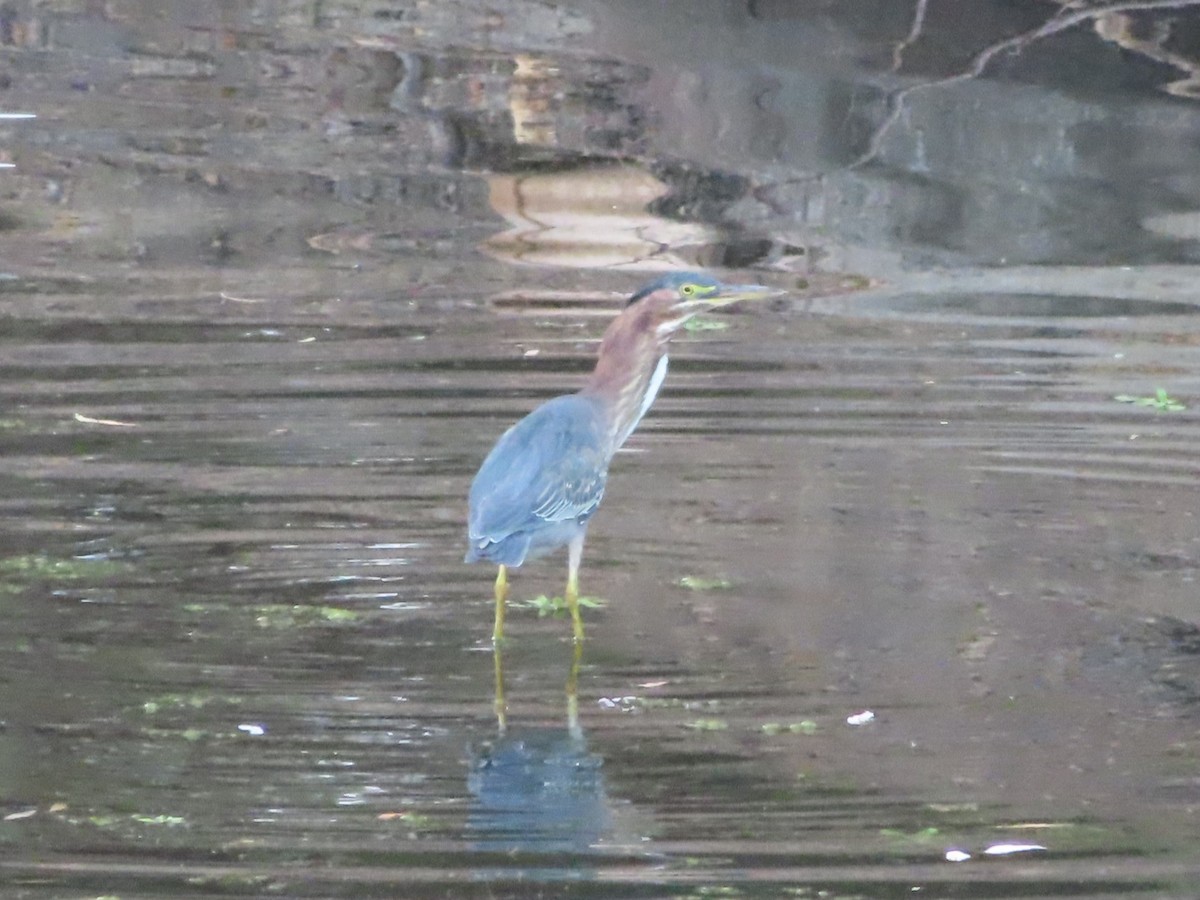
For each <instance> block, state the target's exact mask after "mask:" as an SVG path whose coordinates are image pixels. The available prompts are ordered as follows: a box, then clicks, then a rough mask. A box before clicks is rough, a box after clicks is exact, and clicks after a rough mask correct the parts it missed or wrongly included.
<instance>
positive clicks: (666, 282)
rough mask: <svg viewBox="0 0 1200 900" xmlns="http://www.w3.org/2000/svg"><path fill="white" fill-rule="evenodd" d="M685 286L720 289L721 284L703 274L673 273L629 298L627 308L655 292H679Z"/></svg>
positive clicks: (651, 283)
mask: <svg viewBox="0 0 1200 900" xmlns="http://www.w3.org/2000/svg"><path fill="white" fill-rule="evenodd" d="M685 284H698V285H701V286H703V287H718V286H719V285H720V282H719V281H717V279H715V278H713V277H712V276H711V275H705V274H704V273H703V272H671V273H670V274H668V275H664V276H662V278H658V279H656V280H654V281H652V282H650V283H649V284H648V285H646V286H645V287H642V288H639V289H638V291H637V292H636V293H635V294H634V295H633V296H632V297H630V298H629V301H628V302H627V303H626V304H625V306H626V307H630V306H633V304H635V303H637V302H638V301H639V300H641V299H642V298H644V297H649V296H650V295H651V294H653V293H654V292H655V291H661V290H662V289H663V288H670V289H672V290H677V289H679V288H680V287H681V286H683V285H685Z"/></svg>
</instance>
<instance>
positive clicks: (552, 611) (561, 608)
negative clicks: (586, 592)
mask: <svg viewBox="0 0 1200 900" xmlns="http://www.w3.org/2000/svg"><path fill="white" fill-rule="evenodd" d="M508 605H509V606H514V607H516V608H517V609H536V610H537V614H538V615H539V616H557V615H561V614H562V613H564V612H566V611H567V609H568V607H567V601H566V598H564V597H547V596H546V595H545V594H539V595H538V596H537V597H534V598H533V599H532V600H511V601H509V604H508ZM579 605H580V606H581V607H583V608H584V609H603V608H604V607H605V606H606V605H607V601H605V600H601V599H600V598H599V597H580V598H579Z"/></svg>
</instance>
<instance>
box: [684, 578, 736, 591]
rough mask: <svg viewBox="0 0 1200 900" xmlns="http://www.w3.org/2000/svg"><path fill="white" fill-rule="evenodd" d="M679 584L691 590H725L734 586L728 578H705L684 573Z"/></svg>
mask: <svg viewBox="0 0 1200 900" xmlns="http://www.w3.org/2000/svg"><path fill="white" fill-rule="evenodd" d="M678 584H679V586H680V587H684V588H687V589H688V590H689V591H724V590H728V589H729V588H731V587H733V582H731V581H730V580H729V579H728V578H719V577H718V578H703V577H701V576H699V575H684V576H683V577H682V578H680V579H679V581H678Z"/></svg>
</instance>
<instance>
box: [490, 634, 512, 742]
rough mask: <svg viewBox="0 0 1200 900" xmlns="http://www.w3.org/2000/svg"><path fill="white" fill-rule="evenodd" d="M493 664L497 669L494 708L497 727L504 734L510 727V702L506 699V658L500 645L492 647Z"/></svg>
mask: <svg viewBox="0 0 1200 900" xmlns="http://www.w3.org/2000/svg"><path fill="white" fill-rule="evenodd" d="M492 663H493V664H494V666H495V669H496V700H495V703H494V705H493V707H492V708H493V709H494V710H495V711H496V727H497V729H498V730H499V732H500V733H501V734H504V731H505V729H506V728H507V727H508V702H507V701H506V700H505V699H504V658H503V655H502V654H501V652H500V645H499V644H496V645H494V646H493V647H492Z"/></svg>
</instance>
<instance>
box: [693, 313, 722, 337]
mask: <svg viewBox="0 0 1200 900" xmlns="http://www.w3.org/2000/svg"><path fill="white" fill-rule="evenodd" d="M728 327H729V323H728V322H722V321H721V320H720V319H710V318H707V317H706V316H695V317H693V318H691V319H688V320H687V321H686V322H684V323H683V330H684V331H687V332H691V333H693V334H695V333H696V332H697V331H724V330H725V329H726V328H728Z"/></svg>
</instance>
